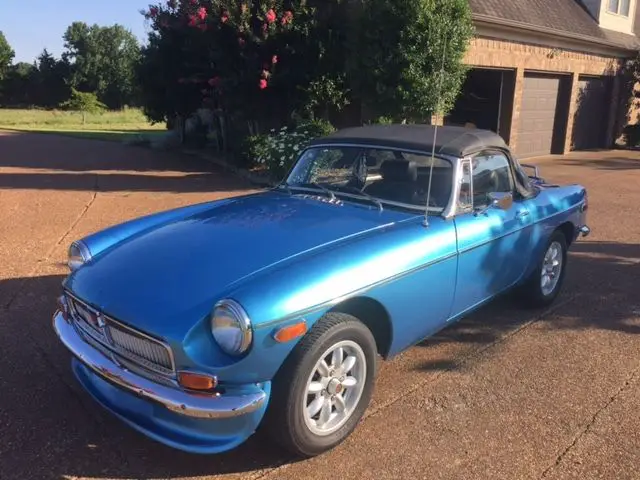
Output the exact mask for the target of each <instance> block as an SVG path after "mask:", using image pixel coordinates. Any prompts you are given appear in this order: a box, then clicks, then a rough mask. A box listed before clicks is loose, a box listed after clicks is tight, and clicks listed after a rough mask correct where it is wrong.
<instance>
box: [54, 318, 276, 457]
mask: <svg viewBox="0 0 640 480" xmlns="http://www.w3.org/2000/svg"><path fill="white" fill-rule="evenodd" d="M53 329H54V331H55V332H56V334H57V335H58V337H59V338H60V340H61V342H62V343H63V344H64V345H65V346H66V347H67V348H68V349H69V351H70V352H71V353H72V354H73V356H74V358H73V361H72V366H73V371H74V373H75V375H76V378H77V379H78V381H79V382H80V383H81V384H82V386H83V387H84V388H85V389H86V390H87V391H88V392H89V393H90V394H91V395H92V396H93V397H94V398H95V400H97V401H98V402H99V403H100V404H102V405H103V406H104V407H105V408H107V409H108V410H110V411H111V412H112V413H114V414H115V415H116V416H118V417H119V418H120V419H122V420H123V421H125V422H126V423H128V424H129V425H130V426H132V427H134V428H135V429H137V430H139V431H141V432H142V433H144V434H146V435H147V436H149V437H151V438H154V439H155V440H157V441H160V442H162V443H164V444H166V445H169V446H171V447H174V448H178V449H180V450H185V451H188V452H192V453H217V452H222V451H225V450H229V449H231V448H234V447H235V446H237V445H239V444H241V443H243V442H244V441H245V440H246V439H247V438H248V437H249V436H251V435H252V434H253V433H254V431H255V430H256V428H257V427H258V425H259V423H260V421H261V420H262V417H263V415H264V412H265V409H266V406H267V403H268V402H267V401H268V398H269V394H270V387H271V385H270V383H269V382H267V383H264V384H261V388H258V387H257V386H256V385H255V384H253V385H252V386H251V387H253V388H252V390H253V391H251V392H239V393H237V394H234V393H224V394H203V393H196V392H189V391H185V390H182V389H180V388H179V387H176V388H174V387H172V386H167V385H163V384H160V383H157V382H154V381H152V380H150V379H148V378H145V377H143V376H141V375H138V374H136V373H134V372H133V371H131V370H129V369H127V368H125V367H123V366H122V365H120V364H119V363H118V361H117V360H116V358H115V357H114V356H111V355H107V354H105V353H103V352H101V351H99V350H98V349H96V348H94V347H93V346H91V345H90V344H89V343H88V342H87V341H86V340H85V339H84V337H83V335H82V334H81V333H80V332H79V331H78V328H77V327H76V326H74V324H73V321H70V320H69V316H68V315H67V314H66V312H63V311H62V310H60V309H59V310H57V311H56V312H55V314H54V316H53Z"/></svg>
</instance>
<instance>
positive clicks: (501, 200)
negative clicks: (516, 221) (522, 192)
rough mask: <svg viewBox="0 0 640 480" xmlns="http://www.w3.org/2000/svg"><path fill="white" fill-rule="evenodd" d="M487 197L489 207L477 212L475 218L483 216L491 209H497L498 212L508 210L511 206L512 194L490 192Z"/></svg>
mask: <svg viewBox="0 0 640 480" xmlns="http://www.w3.org/2000/svg"><path fill="white" fill-rule="evenodd" d="M487 197H489V205H487V206H486V207H485V208H483V209H482V210H478V211H477V212H476V213H475V216H476V217H477V216H478V215H484V214H485V213H487V211H488V210H489V209H491V208H498V209H500V210H509V209H510V208H511V207H512V206H513V194H512V193H502V192H491V193H488V194H487Z"/></svg>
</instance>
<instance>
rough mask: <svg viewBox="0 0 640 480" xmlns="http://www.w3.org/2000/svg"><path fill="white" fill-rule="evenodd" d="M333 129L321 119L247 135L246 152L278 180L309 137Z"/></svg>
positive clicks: (327, 132)
mask: <svg viewBox="0 0 640 480" xmlns="http://www.w3.org/2000/svg"><path fill="white" fill-rule="evenodd" d="M333 131H335V129H334V127H333V126H332V125H331V124H330V123H328V122H326V121H321V120H314V121H311V122H305V123H301V124H299V125H297V126H296V127H294V128H292V129H290V128H287V127H282V128H281V129H280V130H277V131H276V130H272V131H271V132H270V133H269V134H266V135H253V136H251V137H249V138H247V141H246V147H245V149H246V155H247V156H248V157H249V158H250V159H251V161H252V162H253V163H254V164H255V165H258V166H260V165H262V166H264V167H265V168H266V169H267V170H268V172H269V174H270V175H271V176H272V177H273V178H274V179H278V180H279V179H281V178H282V177H283V176H284V175H285V174H286V173H287V172H288V171H289V170H290V169H291V167H292V166H293V164H294V163H295V161H296V160H297V158H298V155H299V154H300V152H301V151H302V150H303V149H304V148H305V147H306V146H307V145H308V143H309V142H310V141H311V140H313V139H314V138H318V137H323V136H325V135H328V134H330V133H332V132H333Z"/></svg>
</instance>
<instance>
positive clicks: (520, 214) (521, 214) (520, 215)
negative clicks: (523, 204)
mask: <svg viewBox="0 0 640 480" xmlns="http://www.w3.org/2000/svg"><path fill="white" fill-rule="evenodd" d="M528 216H529V210H520V211H519V212H518V213H516V217H518V218H524V217H528Z"/></svg>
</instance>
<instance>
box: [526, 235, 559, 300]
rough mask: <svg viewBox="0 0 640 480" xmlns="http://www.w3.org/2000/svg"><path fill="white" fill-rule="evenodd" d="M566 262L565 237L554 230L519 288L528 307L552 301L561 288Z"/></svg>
mask: <svg viewBox="0 0 640 480" xmlns="http://www.w3.org/2000/svg"><path fill="white" fill-rule="evenodd" d="M566 264H567V239H566V238H565V236H564V234H563V233H562V232H555V233H554V234H553V235H552V236H551V238H550V239H549V241H548V242H547V245H546V249H545V251H544V255H543V257H542V259H540V261H539V263H538V265H537V267H536V269H535V270H534V271H533V272H532V273H531V275H530V276H529V278H528V279H527V281H526V282H525V283H524V284H523V285H522V287H521V288H520V293H521V298H523V300H524V301H525V302H526V303H527V305H528V306H530V307H534V308H536V307H546V306H548V305H550V304H551V303H553V301H554V300H555V299H556V297H557V296H558V294H559V293H560V290H561V288H562V283H563V281H564V276H565V271H566Z"/></svg>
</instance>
